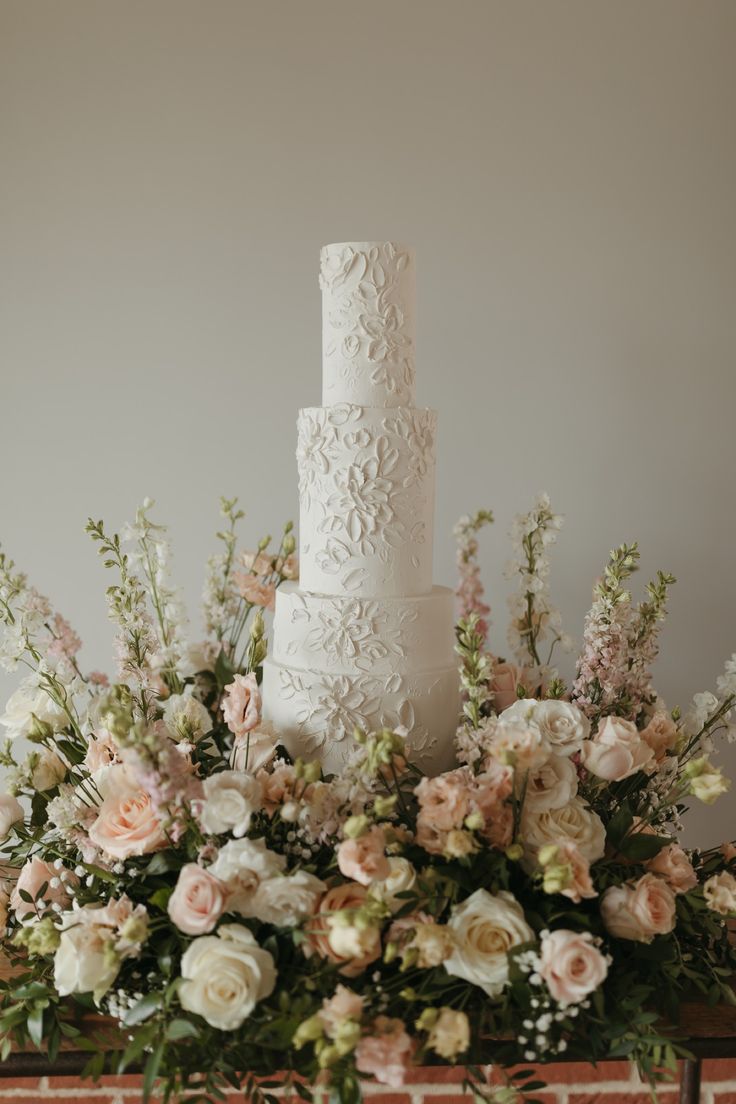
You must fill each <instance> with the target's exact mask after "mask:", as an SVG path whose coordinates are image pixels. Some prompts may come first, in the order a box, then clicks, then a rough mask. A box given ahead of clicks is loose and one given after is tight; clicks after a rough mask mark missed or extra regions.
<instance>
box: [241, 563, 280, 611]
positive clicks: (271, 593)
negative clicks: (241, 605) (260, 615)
mask: <svg viewBox="0 0 736 1104" xmlns="http://www.w3.org/2000/svg"><path fill="white" fill-rule="evenodd" d="M233 581H234V583H235V585H236V587H237V588H238V594H239V595H240V597H241V598H244V599H245V601H246V602H250V603H251V604H252V605H254V606H262V607H263V608H264V609H268V610H272V609H273V608H274V606H275V604H276V587H275V586H274V585H273V583H264V582H261V580H260V579H259V578H258V576H257V575H253V574H252V573H251V572H248V571H236V572H234V573H233Z"/></svg>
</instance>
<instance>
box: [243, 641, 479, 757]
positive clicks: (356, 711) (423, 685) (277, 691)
mask: <svg viewBox="0 0 736 1104" xmlns="http://www.w3.org/2000/svg"><path fill="white" fill-rule="evenodd" d="M263 693H264V698H265V700H266V701H268V702H269V703H270V708H269V717H270V720H271V722H272V723H273V724H274V725H275V727H276V730H277V731H278V733H279V736H280V738H281V740H282V741H283V742H284V744H285V745H286V747H287V748H288V749H289V751H290V752H291V754H292V755H301V756H304V757H306V758H319V759H320V760H321V762H322V765H323V768H324V769H325V770H326V771H339V770H340V769H341V768H342V767H343V766H345V765H346V764H347V763H349V762H350V759H351V757H353V756H354V754H355V745H354V742H353V739H352V734H353V730H354V728H355V727H356V725H357V726H358V727H359V728H362V729H364V730H365V731H373V730H375V729H377V728H381V727H384V726H385V727H388V728H396V727H398V726H399V725H403V726H404V727H405V728H406V729H407V731H408V733H409V736H408V739H407V743H408V746H409V747H410V748H411V750H412V760H413V761H414V762H416V763H417V765H418V766H420V767H421V768H422V769H423V770H425V771H427V772H428V773H430V774H431V773H437V772H439V771H442V770H445V769H447V767H449V766H450V765H451V764H452V762H453V743H452V735H453V734H454V731H455V726H456V724H457V711H458V693H457V671H456V668H455V665H454V664H453V665H452V666H451V667H449V668H444V669H442V670H439V671H415V672H414V673H412V674H398V673H394V674H392V675H381V676H377V675H375V674H368V673H360V674H345V673H342V672H333V671H326V670H321V671H317V670H308V671H305V670H301V669H300V668H298V667H287V666H284V665H282V664H280V663H277V662H276V661H275V660H273V659H267V660H266V662H265V663H264V666H263Z"/></svg>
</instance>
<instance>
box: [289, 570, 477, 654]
mask: <svg viewBox="0 0 736 1104" xmlns="http://www.w3.org/2000/svg"><path fill="white" fill-rule="evenodd" d="M453 617H454V596H453V593H452V591H451V590H450V589H449V587H439V586H436V587H433V589H432V590H431V591H430V593H429V594H422V595H418V596H415V597H409V598H352V597H351V598H346V597H338V596H336V595H328V594H310V593H306V592H305V591H303V590H301V589H300V587H298V586H297V585H296V583H284V585H283V586H282V587H280V589H279V590H278V591H277V592H276V612H275V616H274V622H273V650H272V654H273V658H274V660H275V662H276V663H281V664H283V665H284V666H285V667H289V666H294V667H302V668H305V669H308V670H309V669H315V668H316V669H322V670H326V671H340V672H343V673H345V674H357V673H359V672H361V671H364V672H370V673H371V674H373V675H389V674H392V673H397V672H398V673H399V674H403V673H405V672H407V671H409V672H411V671H414V670H416V669H417V668H421V669H422V670H434V669H438V668H443V667H455V666H457V661H456V659H455V654H454V649H453V644H454V632H453Z"/></svg>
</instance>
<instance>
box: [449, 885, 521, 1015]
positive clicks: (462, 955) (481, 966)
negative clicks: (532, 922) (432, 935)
mask: <svg viewBox="0 0 736 1104" xmlns="http://www.w3.org/2000/svg"><path fill="white" fill-rule="evenodd" d="M447 926H448V928H449V929H450V930H451V932H452V934H453V937H454V940H455V945H454V948H453V951H452V954H451V955H450V957H449V958H447V959H446V960H445V963H444V966H445V969H446V970H447V972H448V974H452V975H453V976H454V977H460V978H464V979H465V981H469V982H470V983H471V984H472V985H478V986H480V988H481V989H483V990H484V992H486V993H487V994H488V996H489V997H491V998H495V997H498V996H499V995H500V994H501V992H502V991H503V990H504V988H505V987H506V985H507V984H508V980H509V960H508V952H509V951H510V950H511V948H512V947H515V946H517V945H518V944H520V943H527V942H529V941H531V940H532V939H534V932H533V931H532V929H531V928H530V927H529V925H528V924H527V922H526V920H525V919H524V913H523V912H522V909H521V905H520V904H519V902H518V901H517V900H516V898H515V897H514V895H513V894H512V893H506V892H505V891H504V890H502V891H501V892H500V893H496V894H491V893H488V891H487V890H485V889H477V890H476V891H475V893H473V894H472V896H470V897H468V898H467V900H465V901H463V902H462V903H461V904H459V905H457V906H456V907H455V908H454V909H453V911H452V915H451V917H450V919H449V921H448V923H447Z"/></svg>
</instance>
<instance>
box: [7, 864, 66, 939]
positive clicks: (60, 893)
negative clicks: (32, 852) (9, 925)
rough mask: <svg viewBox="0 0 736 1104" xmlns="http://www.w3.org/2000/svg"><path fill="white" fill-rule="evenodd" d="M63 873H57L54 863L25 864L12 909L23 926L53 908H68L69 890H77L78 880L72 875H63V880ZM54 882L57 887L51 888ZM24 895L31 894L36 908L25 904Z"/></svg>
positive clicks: (15, 891) (27, 903)
mask: <svg viewBox="0 0 736 1104" xmlns="http://www.w3.org/2000/svg"><path fill="white" fill-rule="evenodd" d="M60 873H61V871H59V870H56V868H55V867H54V866H52V864H51V863H47V862H44V861H43V859H39V858H33V859H29V860H28V861H27V862H26V864H25V866H24V867H23V868H22V870H21V872H20V874H19V875H18V880H17V882H16V883H15V885H14V886H13V890H12V893H11V894H10V907H11V908H12V909H13V910H14V912H15V915H16V919H18V920H19V921H20V922H21V923H22V922H23V921H24V920H30V919H32V918H34V917H36V916H40V915H41V914H42V913H43V912H44V911H45V910H46V909H48V908H50V907H51V905H54V904H57V905H62V906H68V905H69V903H70V894H69V893H68V892H67V888H66V887H67V886H68V887H69V888H70V889H72V888H74V887H75V886H78V885H79V878H77V877H76V875H75V874H72V872H71V871H64V879H63V880H62V879H61V878H60ZM52 882H54V883H55V884H54V885H52ZM44 885H45V886H46V889H45V890H44V891H43V893H42V894H41V896H40V897H39V898H38V900H36V896H37V894H38V893H39V890H40V889H41V888H42V887H43V886H44ZM21 891H22V892H23V893H28V894H30V896H31V897H32V898H33V904H31V902H30V901H24V900H23V898H22V897H21Z"/></svg>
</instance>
